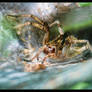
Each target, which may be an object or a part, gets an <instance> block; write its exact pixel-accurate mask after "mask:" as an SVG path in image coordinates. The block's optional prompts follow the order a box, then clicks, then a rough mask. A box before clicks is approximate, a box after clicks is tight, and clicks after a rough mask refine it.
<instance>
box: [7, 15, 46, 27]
mask: <svg viewBox="0 0 92 92" xmlns="http://www.w3.org/2000/svg"><path fill="white" fill-rule="evenodd" d="M7 16H10V17H16V18H19V17H29V18H33V19H34V20H36V21H37V22H39V23H40V24H42V25H44V22H43V21H42V20H40V19H39V18H38V17H36V16H34V15H32V14H21V15H7Z"/></svg>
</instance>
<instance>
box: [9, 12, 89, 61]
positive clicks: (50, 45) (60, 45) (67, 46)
mask: <svg viewBox="0 0 92 92" xmlns="http://www.w3.org/2000/svg"><path fill="white" fill-rule="evenodd" d="M8 16H9V17H15V18H20V17H22V18H24V17H29V18H33V19H34V20H35V21H37V22H30V21H28V22H25V23H24V24H19V25H17V26H15V28H16V29H22V28H23V27H25V26H28V25H30V26H31V25H32V26H33V27H36V28H38V29H40V30H42V31H44V32H45V35H44V38H43V41H42V47H41V48H39V50H38V52H37V53H36V55H35V56H34V57H32V58H31V59H30V60H31V61H33V60H34V59H35V58H37V59H39V58H38V56H39V55H40V53H41V52H44V53H45V54H46V56H45V57H44V58H43V62H45V61H46V59H47V58H48V57H51V58H59V57H60V56H61V55H62V56H65V57H69V56H70V57H72V56H75V55H77V54H80V53H81V52H83V51H84V50H86V49H88V48H89V47H90V44H89V42H88V40H78V39H77V38H76V37H74V36H72V35H68V33H64V31H63V29H62V28H61V25H60V22H59V20H56V21H55V22H53V23H51V24H48V23H47V22H44V21H42V20H40V19H39V18H38V17H36V16H34V15H32V14H23V15H8ZM53 25H57V26H58V31H59V33H60V34H59V35H58V36H57V37H56V38H55V39H54V40H52V41H49V38H50V28H51V27H52V26H53ZM21 32H22V30H20V32H19V33H18V35H19V36H21ZM22 40H23V41H26V40H25V39H24V38H22ZM78 44H82V46H79V45H78ZM84 44H85V45H84ZM71 53H72V54H71ZM27 54H28V53H27Z"/></svg>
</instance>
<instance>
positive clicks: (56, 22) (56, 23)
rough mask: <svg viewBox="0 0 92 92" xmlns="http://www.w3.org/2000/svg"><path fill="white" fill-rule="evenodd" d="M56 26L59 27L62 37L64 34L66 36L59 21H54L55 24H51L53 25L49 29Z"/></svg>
mask: <svg viewBox="0 0 92 92" xmlns="http://www.w3.org/2000/svg"><path fill="white" fill-rule="evenodd" d="M54 25H57V26H58V31H59V33H60V34H61V35H63V34H64V31H63V29H62V28H61V26H60V22H59V20H56V21H54V22H53V23H51V24H50V25H49V27H52V26H54Z"/></svg>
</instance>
